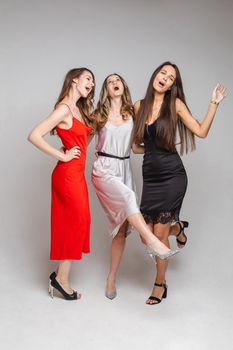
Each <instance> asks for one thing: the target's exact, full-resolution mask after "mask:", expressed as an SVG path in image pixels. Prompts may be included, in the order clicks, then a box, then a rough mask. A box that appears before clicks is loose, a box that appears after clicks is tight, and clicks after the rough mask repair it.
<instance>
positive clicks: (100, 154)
mask: <svg viewBox="0 0 233 350" xmlns="http://www.w3.org/2000/svg"><path fill="white" fill-rule="evenodd" d="M97 154H98V156H103V157H109V158H116V159H121V160H124V159H129V157H130V156H127V157H118V156H114V155H113V154H109V153H105V152H97Z"/></svg>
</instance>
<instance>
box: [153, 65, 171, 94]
mask: <svg viewBox="0 0 233 350" xmlns="http://www.w3.org/2000/svg"><path fill="white" fill-rule="evenodd" d="M175 80H176V70H175V68H174V67H172V66H170V65H165V66H163V67H162V68H161V70H160V71H159V73H158V74H157V75H156V77H155V79H154V82H153V88H154V90H155V91H156V92H158V93H160V94H161V93H165V92H166V91H167V90H170V89H171V87H172V85H173V84H174V82H175Z"/></svg>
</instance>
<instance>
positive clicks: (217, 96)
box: [176, 84, 226, 138]
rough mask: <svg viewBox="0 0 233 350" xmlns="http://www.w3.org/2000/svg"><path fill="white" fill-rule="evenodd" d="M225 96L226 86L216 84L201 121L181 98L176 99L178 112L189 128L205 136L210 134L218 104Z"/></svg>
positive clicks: (198, 134) (199, 135)
mask: <svg viewBox="0 0 233 350" xmlns="http://www.w3.org/2000/svg"><path fill="white" fill-rule="evenodd" d="M225 96H226V88H225V87H224V86H223V85H220V84H218V85H216V87H215V88H214V90H213V93H212V99H211V101H210V103H209V106H208V110H207V113H206V115H205V118H204V120H203V121H202V122H201V123H200V122H198V121H197V120H196V119H194V118H193V117H192V115H191V113H190V112H189V110H188V109H187V107H186V106H185V104H184V103H183V102H182V101H181V100H180V99H177V100H176V113H177V115H178V116H179V117H180V118H181V120H182V122H183V123H184V124H185V125H186V127H187V128H188V129H189V130H191V131H192V132H193V133H194V134H195V135H196V136H198V137H201V138H205V137H206V136H207V135H208V132H209V130H210V127H211V124H212V122H213V120H214V116H215V114H216V111H217V108H218V105H219V103H220V102H221V101H222V100H223V99H224V97H225Z"/></svg>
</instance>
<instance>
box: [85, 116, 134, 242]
mask: <svg viewBox="0 0 233 350" xmlns="http://www.w3.org/2000/svg"><path fill="white" fill-rule="evenodd" d="M132 131H133V118H132V117H130V118H129V119H128V120H126V121H124V122H123V124H121V125H113V124H112V123H110V122H107V123H106V124H105V126H104V127H103V128H102V129H101V130H100V131H99V132H98V134H97V137H96V153H97V152H104V153H108V154H111V155H114V156H118V157H127V156H129V155H130V151H131V145H132ZM91 177H92V183H93V185H94V187H95V190H96V194H97V196H98V198H99V200H100V203H101V205H102V207H103V209H104V211H105V213H106V215H107V217H108V219H109V224H110V225H109V233H110V234H111V236H113V237H114V236H115V235H116V234H117V233H118V231H119V229H120V227H121V225H122V224H123V223H124V222H125V220H126V219H127V217H128V216H129V215H132V214H136V213H140V210H139V207H138V205H137V199H136V194H135V192H134V191H135V184H134V181H133V175H132V169H131V164H130V159H124V160H122V159H117V158H109V157H105V156H98V158H97V160H96V161H95V162H94V165H93V169H92V175H91ZM131 230H132V227H131V226H130V225H129V226H128V230H127V234H129V233H130V232H131Z"/></svg>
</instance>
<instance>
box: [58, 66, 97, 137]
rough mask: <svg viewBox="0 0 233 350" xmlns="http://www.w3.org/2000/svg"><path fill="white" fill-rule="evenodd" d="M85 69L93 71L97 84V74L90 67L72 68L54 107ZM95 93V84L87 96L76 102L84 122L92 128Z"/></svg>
mask: <svg viewBox="0 0 233 350" xmlns="http://www.w3.org/2000/svg"><path fill="white" fill-rule="evenodd" d="M85 71H87V72H89V73H91V75H92V78H93V82H94V84H95V76H94V74H93V73H92V71H91V70H90V69H88V68H85V67H82V68H73V69H71V70H70V71H69V72H68V73H67V74H66V76H65V79H64V83H63V86H62V89H61V92H60V94H59V96H58V99H57V101H56V103H55V106H54V108H56V107H57V106H58V105H59V103H60V102H61V101H62V100H63V99H64V98H65V97H66V96H67V95H68V93H69V91H70V89H71V86H72V82H73V80H74V79H77V78H79V77H80V76H81V75H82V74H83V73H84V72H85ZM94 94H95V85H94V86H93V88H92V90H91V92H90V93H89V94H88V96H87V97H86V98H85V97H80V98H79V99H78V101H77V102H76V106H77V107H78V108H79V110H80V113H81V115H82V118H83V120H84V122H85V123H86V124H87V125H88V126H90V127H91V128H92V129H93V118H92V113H93V110H94ZM52 133H53V134H54V130H52Z"/></svg>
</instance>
